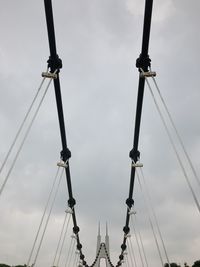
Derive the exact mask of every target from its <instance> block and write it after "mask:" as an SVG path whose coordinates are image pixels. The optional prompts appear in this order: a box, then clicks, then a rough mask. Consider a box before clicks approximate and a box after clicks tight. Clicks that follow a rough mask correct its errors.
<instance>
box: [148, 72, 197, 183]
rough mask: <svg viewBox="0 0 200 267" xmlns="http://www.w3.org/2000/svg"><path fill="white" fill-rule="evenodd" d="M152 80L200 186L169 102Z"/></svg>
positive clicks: (154, 80) (153, 78)
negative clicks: (169, 107) (168, 105)
mask: <svg viewBox="0 0 200 267" xmlns="http://www.w3.org/2000/svg"><path fill="white" fill-rule="evenodd" d="M152 80H153V82H154V85H155V87H156V89H157V92H158V94H159V96H160V99H161V101H162V103H163V106H164V108H165V111H166V113H167V115H168V118H169V120H170V122H171V125H172V127H173V128H174V131H175V133H176V136H177V138H178V141H179V143H180V145H181V147H182V149H183V152H184V154H185V156H186V158H187V160H188V163H189V165H190V168H191V170H192V172H193V175H194V177H195V179H196V181H197V183H198V185H199V186H200V179H199V177H198V175H197V172H196V170H195V168H194V166H193V163H192V160H191V158H190V156H189V154H188V152H187V150H186V147H185V145H184V143H183V140H182V138H181V136H180V134H179V132H178V129H177V127H176V125H175V123H174V120H173V118H172V115H171V113H170V111H169V109H168V107H167V104H166V102H165V100H164V98H163V96H162V94H161V91H160V89H159V87H158V84H157V82H156V79H155V77H152Z"/></svg>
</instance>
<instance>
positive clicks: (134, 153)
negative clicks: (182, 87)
mask: <svg viewBox="0 0 200 267" xmlns="http://www.w3.org/2000/svg"><path fill="white" fill-rule="evenodd" d="M152 7H153V0H146V2H145V13H144V24H143V38H142V49H141V54H140V56H139V58H138V59H137V60H136V67H137V68H138V70H139V71H140V68H142V69H143V70H144V71H148V68H149V67H150V64H151V60H150V58H149V55H148V49H149V37H150V28H151V16H152ZM144 85H145V78H144V77H142V76H141V75H140V76H139V84H138V97H137V106H136V115H135V131H134V139H133V148H132V150H131V151H130V154H129V156H130V158H131V159H132V162H137V161H138V158H139V157H140V153H139V151H138V143H139V134H140V123H141V116H142V106H143V97H144ZM134 182H135V167H134V166H133V165H132V167H131V175H130V186H129V196H128V199H127V200H126V204H127V211H126V222H125V226H124V228H123V231H124V238H123V243H122V245H121V254H120V256H119V261H118V263H117V265H116V266H117V267H119V266H120V265H121V264H122V260H123V253H124V251H125V250H126V239H127V238H126V235H127V234H128V233H129V231H130V228H129V221H130V214H129V211H130V209H131V207H132V206H133V204H134V200H133V189H134Z"/></svg>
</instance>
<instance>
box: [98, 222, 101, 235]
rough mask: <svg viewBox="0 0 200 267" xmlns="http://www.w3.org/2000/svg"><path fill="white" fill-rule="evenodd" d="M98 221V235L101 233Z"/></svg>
mask: <svg viewBox="0 0 200 267" xmlns="http://www.w3.org/2000/svg"><path fill="white" fill-rule="evenodd" d="M100 228H101V227H100V221H99V227H98V235H99V236H100V235H101V229H100Z"/></svg>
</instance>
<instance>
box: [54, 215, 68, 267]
mask: <svg viewBox="0 0 200 267" xmlns="http://www.w3.org/2000/svg"><path fill="white" fill-rule="evenodd" d="M70 219H71V214H70V216H69V217H68V221H67V225H66V228H65V233H64V236H63V240H62V244H61V247H60V251H59V255H58V260H57V264H56V266H59V262H60V257H61V255H62V251H63V247H64V243H65V239H66V236H67V231H68V227H69V222H70ZM52 266H54V265H52Z"/></svg>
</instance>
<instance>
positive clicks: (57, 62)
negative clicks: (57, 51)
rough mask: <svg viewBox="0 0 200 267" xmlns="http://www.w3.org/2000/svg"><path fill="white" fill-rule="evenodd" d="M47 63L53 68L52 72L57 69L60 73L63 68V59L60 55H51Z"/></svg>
mask: <svg viewBox="0 0 200 267" xmlns="http://www.w3.org/2000/svg"><path fill="white" fill-rule="evenodd" d="M47 63H48V68H50V69H51V72H54V71H55V70H57V73H58V72H59V71H60V69H61V68H62V60H61V59H60V58H59V56H58V55H56V56H54V57H52V56H50V57H49V59H48V60H47Z"/></svg>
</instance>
